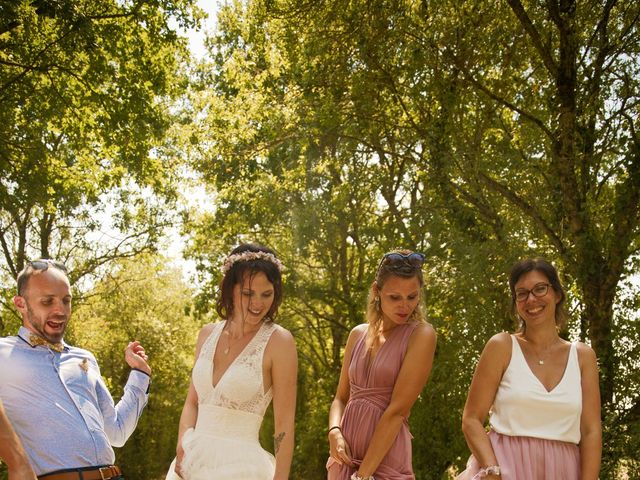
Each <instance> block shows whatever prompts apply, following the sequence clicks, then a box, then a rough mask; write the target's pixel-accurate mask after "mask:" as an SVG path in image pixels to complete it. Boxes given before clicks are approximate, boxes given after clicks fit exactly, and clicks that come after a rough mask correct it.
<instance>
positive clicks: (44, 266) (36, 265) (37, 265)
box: [27, 258, 67, 273]
mask: <svg viewBox="0 0 640 480" xmlns="http://www.w3.org/2000/svg"><path fill="white" fill-rule="evenodd" d="M27 265H29V266H30V267H31V268H33V269H34V270H48V269H49V267H53V268H57V269H58V270H62V271H63V272H65V273H67V267H65V266H64V264H63V263H60V262H58V261H56V260H51V259H48V258H41V259H39V260H32V261H30V262H29V263H28V264H27Z"/></svg>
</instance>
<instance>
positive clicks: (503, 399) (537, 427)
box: [489, 335, 582, 444]
mask: <svg viewBox="0 0 640 480" xmlns="http://www.w3.org/2000/svg"><path fill="white" fill-rule="evenodd" d="M511 343H512V347H511V360H510V361H509V366H508V367H507V369H506V371H505V372H504V375H503V376H502V380H501V381H500V385H499V386H498V391H497V392H496V398H495V400H494V401H493V407H492V408H491V414H490V417H489V423H490V424H491V428H492V429H493V430H495V431H496V432H498V433H501V434H503V435H511V436H521V437H535V438H542V439H546V440H559V441H562V442H570V443H575V444H578V443H580V415H581V414H582V387H581V376H580V365H579V363H578V352H577V349H576V344H575V343H572V344H571V347H570V350H569V358H568V360H567V366H566V367H565V371H564V375H563V376H562V379H561V380H560V383H558V385H556V386H555V387H554V388H553V390H551V391H550V392H549V391H547V389H546V388H545V387H544V385H543V384H542V382H540V380H538V378H537V377H536V376H535V375H534V374H533V372H532V371H531V368H529V365H528V364H527V361H526V359H525V358H524V354H523V353H522V349H521V348H520V344H519V343H518V340H517V339H516V337H515V336H513V335H511Z"/></svg>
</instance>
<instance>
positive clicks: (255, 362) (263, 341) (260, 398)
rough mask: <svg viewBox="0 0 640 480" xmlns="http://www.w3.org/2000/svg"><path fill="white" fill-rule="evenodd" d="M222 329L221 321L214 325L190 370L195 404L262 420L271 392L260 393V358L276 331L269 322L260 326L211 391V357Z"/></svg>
mask: <svg viewBox="0 0 640 480" xmlns="http://www.w3.org/2000/svg"><path fill="white" fill-rule="evenodd" d="M224 325H225V322H224V321H222V322H218V323H216V324H214V326H213V330H212V332H211V334H210V335H209V337H208V338H207V339H206V340H205V342H204V344H203V345H202V348H201V349H200V356H199V357H198V360H197V361H196V364H195V366H194V367H193V374H192V378H193V385H194V387H195V389H196V392H197V393H198V403H199V404H207V405H216V406H220V407H225V408H230V409H232V410H242V411H244V412H248V413H254V414H257V415H260V416H261V417H262V416H263V415H264V412H265V410H266V409H267V407H268V406H269V403H270V402H271V399H272V398H273V393H272V391H271V388H269V390H268V391H267V392H266V393H265V392H264V379H263V378H262V358H263V356H264V350H265V347H266V346H267V342H268V341H269V338H271V334H272V333H273V332H274V331H275V328H276V327H275V325H274V324H273V323H271V322H269V323H263V324H262V325H261V326H260V329H259V330H258V332H257V333H256V334H255V336H254V337H253V338H252V339H251V341H250V342H249V343H248V344H247V346H246V347H245V348H244V350H243V351H242V352H240V354H239V355H238V357H237V358H236V359H235V360H234V361H233V363H231V365H229V367H228V368H227V370H226V371H225V372H224V374H223V375H222V377H221V378H220V380H218V384H217V385H216V386H215V387H214V386H213V381H212V380H213V369H214V368H215V365H214V362H213V356H214V353H215V351H216V345H217V344H218V340H219V339H220V334H221V333H222V329H223V328H224Z"/></svg>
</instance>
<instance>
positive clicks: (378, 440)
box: [358, 411, 404, 477]
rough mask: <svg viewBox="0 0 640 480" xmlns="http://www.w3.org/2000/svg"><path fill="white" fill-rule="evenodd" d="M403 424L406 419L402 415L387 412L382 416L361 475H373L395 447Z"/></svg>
mask: <svg viewBox="0 0 640 480" xmlns="http://www.w3.org/2000/svg"><path fill="white" fill-rule="evenodd" d="M403 423H404V417H403V416H402V415H400V414H397V413H392V412H389V411H387V412H385V413H384V414H383V415H382V417H381V418H380V421H379V422H378V424H377V425H376V429H375V430H374V432H373V436H372V437H371V441H370V442H369V446H368V448H367V453H366V454H365V456H364V458H363V460H362V464H361V465H360V468H359V469H358V472H359V473H360V475H362V476H365V477H367V476H369V475H373V473H374V472H375V471H376V469H377V468H378V465H380V462H382V459H383V458H384V456H385V455H386V454H387V452H388V451H389V449H390V448H391V445H393V442H394V441H395V439H396V437H397V436H398V432H400V428H401V427H402V424H403Z"/></svg>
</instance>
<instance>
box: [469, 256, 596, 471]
mask: <svg viewBox="0 0 640 480" xmlns="http://www.w3.org/2000/svg"><path fill="white" fill-rule="evenodd" d="M509 287H510V289H511V299H512V307H513V311H514V313H515V314H516V315H517V317H518V319H519V320H520V322H521V329H520V331H519V332H518V333H516V334H514V335H509V334H508V333H499V334H497V335H494V336H493V337H492V338H491V339H490V340H489V342H487V345H486V346H485V348H484V351H483V352H482V355H481V356H480V360H479V362H478V365H477V367H476V371H475V374H474V376H473V381H472V382H471V387H470V389H469V395H468V397H467V403H466V405H465V407H464V413H463V417H462V430H463V432H464V435H465V438H466V440H467V444H468V445H469V449H470V450H471V453H472V456H471V458H470V459H469V462H468V464H467V469H466V470H465V471H464V472H463V473H462V474H461V475H460V476H459V477H458V479H459V480H472V479H473V480H478V479H481V478H484V479H487V480H489V479H494V480H495V479H503V480H515V479H517V480H545V479H546V480H551V479H554V480H555V479H558V480H559V479H562V480H579V479H580V480H592V479H593V480H595V479H597V478H598V473H599V471H600V457H601V451H602V432H601V425H600V391H599V386H598V371H597V365H596V356H595V353H594V352H593V350H592V349H591V348H590V347H588V346H587V345H585V344H583V343H580V342H575V343H569V342H567V341H565V340H563V339H562V338H560V336H559V335H558V327H559V326H560V325H561V323H562V321H563V320H564V311H563V304H564V300H565V294H564V291H563V289H562V285H561V284H560V279H559V278H558V272H557V271H556V269H555V268H554V267H553V265H551V264H550V263H549V262H547V261H545V260H542V259H527V260H523V261H520V262H518V263H516V264H515V265H514V266H513V268H512V269H511V274H510V277H509ZM489 413H490V417H489V424H490V426H491V429H490V431H489V434H488V435H487V432H486V431H485V428H484V422H485V420H486V418H487V414H489Z"/></svg>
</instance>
